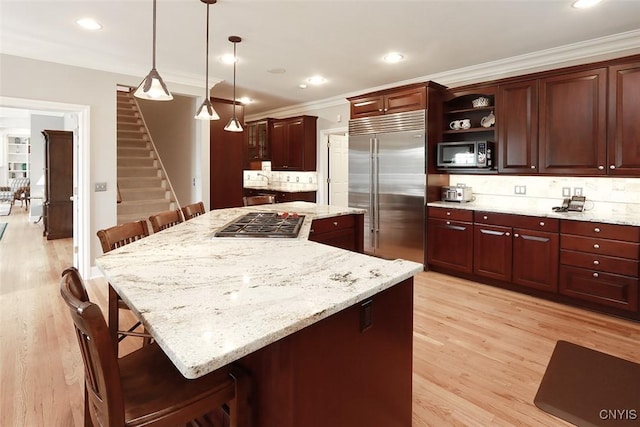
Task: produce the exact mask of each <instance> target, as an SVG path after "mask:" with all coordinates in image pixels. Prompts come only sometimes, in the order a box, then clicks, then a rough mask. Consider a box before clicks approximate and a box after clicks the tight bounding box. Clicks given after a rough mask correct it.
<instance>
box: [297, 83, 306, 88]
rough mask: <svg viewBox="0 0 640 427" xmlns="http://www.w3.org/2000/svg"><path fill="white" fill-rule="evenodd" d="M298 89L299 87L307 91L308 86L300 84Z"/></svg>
mask: <svg viewBox="0 0 640 427" xmlns="http://www.w3.org/2000/svg"><path fill="white" fill-rule="evenodd" d="M298 87H299V88H300V89H306V88H307V85H306V84H304V83H300V84H299V85H298Z"/></svg>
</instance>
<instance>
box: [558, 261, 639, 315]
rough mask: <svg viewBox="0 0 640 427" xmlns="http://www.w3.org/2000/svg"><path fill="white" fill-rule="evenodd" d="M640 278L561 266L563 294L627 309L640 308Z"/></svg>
mask: <svg viewBox="0 0 640 427" xmlns="http://www.w3.org/2000/svg"><path fill="white" fill-rule="evenodd" d="M638 282H639V279H637V278H633V277H628V276H621V275H618V274H609V273H598V272H593V271H591V270H585V269H583V268H577V267H569V266H565V265H562V266H560V287H559V291H560V293H561V294H562V295H566V296H570V297H572V298H577V299H581V300H584V301H591V302H595V303H598V304H602V305H606V306H609V307H616V308H619V309H622V310H627V311H637V310H638Z"/></svg>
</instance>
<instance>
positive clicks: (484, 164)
mask: <svg viewBox="0 0 640 427" xmlns="http://www.w3.org/2000/svg"><path fill="white" fill-rule="evenodd" d="M493 157H494V144H493V142H491V141H460V142H441V143H439V144H438V153H437V161H438V163H437V166H438V167H439V168H492V167H493Z"/></svg>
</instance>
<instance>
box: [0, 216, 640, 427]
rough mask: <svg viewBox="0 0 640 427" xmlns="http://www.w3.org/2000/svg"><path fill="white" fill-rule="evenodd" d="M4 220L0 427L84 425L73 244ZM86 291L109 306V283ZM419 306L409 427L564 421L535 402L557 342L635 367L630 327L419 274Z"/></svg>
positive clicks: (639, 352) (636, 334)
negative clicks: (66, 292) (66, 293)
mask: <svg viewBox="0 0 640 427" xmlns="http://www.w3.org/2000/svg"><path fill="white" fill-rule="evenodd" d="M0 222H8V223H9V225H8V227H7V230H6V231H5V234H4V237H3V238H2V240H0V307H1V308H0V374H1V375H2V376H1V381H0V396H1V398H0V399H1V403H0V425H2V426H47V427H49V426H81V425H83V422H82V381H83V367H82V362H81V359H80V353H79V350H78V347H77V342H76V341H75V336H74V334H73V328H72V325H71V319H70V317H69V314H68V312H67V308H66V306H64V304H63V302H62V300H61V298H60V294H59V290H58V280H59V277H60V273H61V272H62V270H63V269H64V268H66V267H67V266H69V265H71V262H72V259H73V257H72V248H71V246H72V245H71V239H60V240H51V241H47V240H46V239H43V237H42V225H41V224H31V223H29V222H28V221H27V215H26V213H25V211H24V210H21V209H20V207H19V205H16V206H14V208H13V212H12V213H11V215H10V216H0ZM87 285H88V290H89V295H90V297H91V298H92V299H93V300H94V301H95V302H97V303H98V304H99V305H100V306H101V307H102V308H103V310H105V308H106V289H107V288H106V282H105V281H104V280H102V279H93V280H90V281H88V283H87ZM414 305H415V308H414V375H413V426H414V427H418V426H420V427H422V426H489V425H491V426H563V425H569V424H567V423H564V422H562V421H561V420H558V419H557V418H555V417H552V416H550V415H547V414H546V413H545V412H543V411H541V410H539V409H538V408H536V407H535V406H534V405H533V398H534V396H535V394H536V391H537V389H538V384H539V382H540V379H541V378H542V375H543V374H544V371H545V368H546V364H547V362H548V360H549V358H550V357H551V353H552V351H553V348H554V345H555V342H556V341H557V340H559V339H564V340H568V341H572V342H575V343H577V344H580V345H584V346H587V347H591V348H594V349H597V350H601V351H604V352H607V353H610V354H613V355H616V356H619V357H623V358H626V359H629V360H633V361H636V362H640V324H639V323H634V322H631V321H628V320H623V319H617V318H614V317H610V316H605V315H601V314H597V313H592V312H589V311H585V310H581V309H577V308H572V307H567V306H563V305H560V304H556V303H552V302H547V301H544V300H540V299H536V298H533V297H528V296H525V295H520V294H517V293H513V292H509V291H505V290H501V289H497V288H492V287H489V286H484V285H479V284H476V283H473V282H468V281H464V280H460V279H456V278H452V277H448V276H445V275H440V274H437V273H421V274H419V275H418V276H416V283H415V304H414ZM132 348H135V345H134V344H130V345H129V346H128V347H125V349H124V350H125V351H129V350H130V349H132ZM354 427H360V426H354Z"/></svg>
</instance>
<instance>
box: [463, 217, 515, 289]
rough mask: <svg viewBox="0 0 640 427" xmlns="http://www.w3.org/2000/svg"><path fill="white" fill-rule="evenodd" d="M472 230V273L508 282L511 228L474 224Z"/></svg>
mask: <svg viewBox="0 0 640 427" xmlns="http://www.w3.org/2000/svg"><path fill="white" fill-rule="evenodd" d="M473 230H474V236H473V272H474V273H475V274H478V275H480V276H486V277H490V278H492V279H497V280H502V281H505V282H510V281H511V260H512V248H513V242H512V237H511V227H501V226H496V225H486V224H474V226H473Z"/></svg>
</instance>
